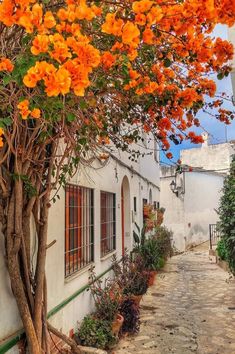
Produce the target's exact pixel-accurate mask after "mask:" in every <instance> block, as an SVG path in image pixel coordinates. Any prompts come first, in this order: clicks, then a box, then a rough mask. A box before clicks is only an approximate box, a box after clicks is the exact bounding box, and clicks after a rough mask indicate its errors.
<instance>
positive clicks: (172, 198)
mask: <svg viewBox="0 0 235 354" xmlns="http://www.w3.org/2000/svg"><path fill="white" fill-rule="evenodd" d="M204 140H205V141H204V143H203V144H202V145H201V147H197V148H192V149H187V150H181V152H180V160H181V162H182V165H181V166H182V170H183V171H184V172H182V173H179V171H178V170H177V169H176V167H174V166H161V201H160V203H161V206H162V207H164V208H165V209H166V211H165V215H164V223H165V225H166V226H167V227H168V228H169V229H171V230H172V231H173V233H174V236H173V237H174V240H173V241H174V245H175V247H176V248H177V249H178V250H180V251H184V250H186V249H187V248H188V247H190V246H191V245H195V244H200V243H202V242H204V241H207V240H209V224H216V222H217V221H218V219H219V217H218V213H217V210H218V207H219V200H220V197H221V191H222V188H223V181H224V177H225V176H226V174H227V173H228V171H229V167H230V163H231V160H232V156H233V155H234V154H235V142H234V141H231V142H227V143H223V144H215V145H213V144H209V143H208V136H207V134H204Z"/></svg>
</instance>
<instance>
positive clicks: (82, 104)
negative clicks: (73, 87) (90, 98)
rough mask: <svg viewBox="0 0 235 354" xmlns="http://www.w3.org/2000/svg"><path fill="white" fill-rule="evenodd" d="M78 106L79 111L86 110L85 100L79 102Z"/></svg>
mask: <svg viewBox="0 0 235 354" xmlns="http://www.w3.org/2000/svg"><path fill="white" fill-rule="evenodd" d="M79 106H80V107H81V109H86V108H87V103H86V101H85V100H81V101H80V102H79Z"/></svg>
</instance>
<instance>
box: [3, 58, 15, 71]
mask: <svg viewBox="0 0 235 354" xmlns="http://www.w3.org/2000/svg"><path fill="white" fill-rule="evenodd" d="M13 69H14V65H13V64H12V62H11V61H10V59H7V58H1V59H0V71H9V72H11V71H12V70H13Z"/></svg>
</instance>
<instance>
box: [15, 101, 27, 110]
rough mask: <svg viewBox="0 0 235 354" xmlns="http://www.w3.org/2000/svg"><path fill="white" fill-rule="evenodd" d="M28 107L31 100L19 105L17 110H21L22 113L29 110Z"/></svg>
mask: <svg viewBox="0 0 235 354" xmlns="http://www.w3.org/2000/svg"><path fill="white" fill-rule="evenodd" d="M28 107H29V100H23V101H21V102H20V103H18V105H17V108H19V110H20V111H22V110H25V109H28Z"/></svg>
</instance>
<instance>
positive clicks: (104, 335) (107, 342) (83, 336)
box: [77, 315, 116, 349]
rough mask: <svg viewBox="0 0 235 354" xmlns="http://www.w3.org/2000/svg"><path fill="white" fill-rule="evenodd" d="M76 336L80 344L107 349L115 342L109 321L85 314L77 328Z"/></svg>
mask: <svg viewBox="0 0 235 354" xmlns="http://www.w3.org/2000/svg"><path fill="white" fill-rule="evenodd" d="M77 337H78V338H79V341H80V343H81V344H82V345H84V346H88V347H95V348H100V349H109V348H111V347H112V346H113V345H114V344H116V337H115V336H114V335H113V334H112V330H111V323H110V322H108V321H102V320H99V319H96V318H94V317H92V316H91V315H88V316H86V317H85V318H84V319H83V321H82V324H81V326H80V328H79V330H78V333H77Z"/></svg>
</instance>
